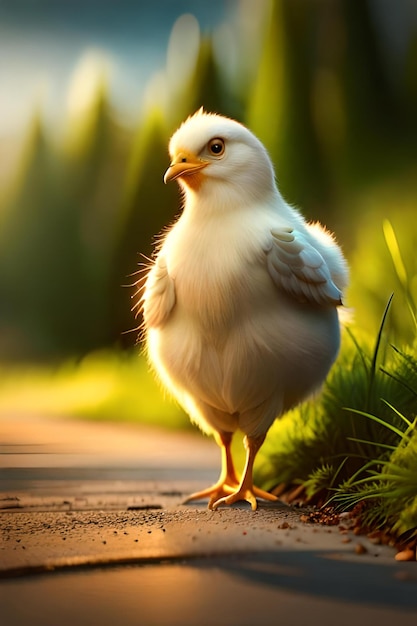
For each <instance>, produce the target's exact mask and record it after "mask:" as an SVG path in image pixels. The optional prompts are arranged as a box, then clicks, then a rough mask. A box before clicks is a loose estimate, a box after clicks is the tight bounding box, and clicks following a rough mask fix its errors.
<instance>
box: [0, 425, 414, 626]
mask: <svg viewBox="0 0 417 626" xmlns="http://www.w3.org/2000/svg"><path fill="white" fill-rule="evenodd" d="M0 453H1V456H0V467H1V472H0V530H1V539H0V577H1V581H0V607H1V609H0V614H1V617H0V622H1V624H2V626H26V625H29V624H30V626H49V625H51V626H56V624H60V625H62V626H67V625H68V626H69V625H74V624H76V625H77V626H84V625H90V624H91V625H92V626H93V625H95V624H100V626H114V625H115V624H118V625H120V626H133V625H142V624H143V625H146V626H149V625H158V626H159V625H161V626H164V625H167V626H171V625H172V626H175V625H177V624H178V625H181V626H188V625H190V626H195V625H197V624H198V625H203V626H204V625H207V626H211V625H212V624H213V625H214V624H216V625H223V624H224V625H226V624H227V625H229V626H244V625H248V626H251V625H256V626H258V625H259V626H262V625H263V624H265V625H267V624H276V623H280V622H282V623H285V624H286V625H292V624H293V625H298V624H306V623H310V624H316V623H317V624H320V625H326V624H334V623H337V624H338V626H343V625H345V624H346V625H348V624H349V626H351V624H352V622H353V621H356V623H357V624H358V625H360V624H369V623H378V624H379V625H381V626H384V625H385V624H387V625H388V624H390V625H392V623H393V621H394V620H396V621H398V622H400V623H401V624H402V625H406V626H407V625H408V624H410V625H411V624H413V625H414V626H415V624H416V623H417V564H416V563H398V562H396V561H395V560H394V554H395V551H394V550H393V549H392V548H389V547H387V546H380V545H374V544H373V543H372V542H371V541H370V540H368V539H366V538H364V537H357V536H355V535H354V534H353V532H351V531H350V530H347V526H348V524H347V523H346V524H344V523H343V522H342V523H341V524H339V525H338V526H332V527H326V526H321V525H315V524H308V523H304V522H302V521H301V519H302V518H301V515H302V514H303V511H301V510H300V509H297V508H293V507H288V506H286V505H284V504H282V503H277V504H275V503H268V504H263V505H261V506H260V507H259V509H258V510H257V511H256V512H252V511H251V510H250V508H249V506H246V504H242V505H241V506H236V507H233V508H222V509H219V510H217V511H209V510H207V508H206V504H205V503H193V504H190V505H184V504H182V501H183V498H184V495H185V494H187V493H189V492H190V491H193V490H195V489H199V488H201V487H204V486H206V485H207V484H208V483H210V482H213V481H214V480H215V479H216V478H217V474H218V469H219V467H218V463H219V455H218V451H217V449H216V446H215V444H214V443H213V442H212V441H211V440H209V439H206V438H204V437H203V436H201V435H199V434H198V433H196V434H193V433H178V432H167V431H162V430H158V429H153V428H148V427H143V426H133V425H119V424H95V423H88V422H83V421H76V420H64V419H58V418H56V419H52V418H50V419H46V418H43V417H37V416H31V417H25V416H19V415H15V416H0ZM300 518H301V519H300Z"/></svg>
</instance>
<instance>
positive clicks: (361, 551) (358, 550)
mask: <svg viewBox="0 0 417 626" xmlns="http://www.w3.org/2000/svg"><path fill="white" fill-rule="evenodd" d="M355 552H356V554H366V553H367V552H368V550H367V549H366V548H365V546H364V545H363V543H357V544H356V546H355Z"/></svg>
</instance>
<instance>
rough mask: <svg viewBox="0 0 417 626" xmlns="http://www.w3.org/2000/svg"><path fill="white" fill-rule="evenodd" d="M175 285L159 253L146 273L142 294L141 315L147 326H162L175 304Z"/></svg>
mask: <svg viewBox="0 0 417 626" xmlns="http://www.w3.org/2000/svg"><path fill="white" fill-rule="evenodd" d="M175 300H176V296H175V285H174V281H173V279H172V278H171V276H170V275H169V272H168V268H167V264H166V260H165V258H164V257H163V256H162V255H160V256H159V257H158V258H157V260H156V261H155V264H154V265H153V267H152V269H151V270H150V272H149V274H148V278H147V280H146V284H145V291H144V294H143V299H142V303H143V316H144V319H145V323H146V325H147V326H148V327H149V328H155V327H158V326H162V325H163V324H164V323H165V322H166V320H167V319H168V317H169V315H170V314H171V311H172V309H173V308H174V306H175Z"/></svg>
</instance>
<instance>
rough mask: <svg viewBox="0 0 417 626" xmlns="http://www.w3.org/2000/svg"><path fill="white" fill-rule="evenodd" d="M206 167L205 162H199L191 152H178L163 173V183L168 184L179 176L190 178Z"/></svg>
mask: <svg viewBox="0 0 417 626" xmlns="http://www.w3.org/2000/svg"><path fill="white" fill-rule="evenodd" d="M207 165H208V162H207V161H201V160H200V159H199V158H198V157H196V156H195V154H192V153H191V152H186V151H183V152H179V153H178V154H177V155H176V156H175V158H174V159H173V161H172V162H171V164H170V166H169V168H168V169H167V171H166V172H165V175H164V183H169V181H170V180H176V179H177V178H180V177H181V176H192V175H193V174H195V173H196V172H199V171H200V170H202V169H204V168H205V167H206V166H207Z"/></svg>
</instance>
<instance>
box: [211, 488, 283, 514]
mask: <svg viewBox="0 0 417 626" xmlns="http://www.w3.org/2000/svg"><path fill="white" fill-rule="evenodd" d="M257 498H261V499H262V500H269V501H271V502H275V501H276V500H278V498H277V497H276V496H274V495H273V494H272V493H268V491H264V490H263V489H259V487H255V486H252V487H246V486H244V485H241V486H240V487H238V489H236V490H235V491H233V493H231V494H230V495H228V496H223V497H222V498H219V499H218V500H216V501H215V502H213V503H211V506H209V508H211V509H213V510H216V509H217V508H218V507H219V506H223V505H230V504H234V503H235V502H240V501H241V500H243V501H246V502H249V504H250V505H251V507H252V511H256V509H257V508H258V501H257Z"/></svg>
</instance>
